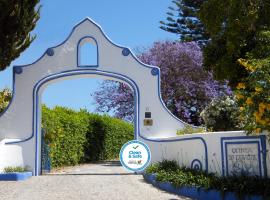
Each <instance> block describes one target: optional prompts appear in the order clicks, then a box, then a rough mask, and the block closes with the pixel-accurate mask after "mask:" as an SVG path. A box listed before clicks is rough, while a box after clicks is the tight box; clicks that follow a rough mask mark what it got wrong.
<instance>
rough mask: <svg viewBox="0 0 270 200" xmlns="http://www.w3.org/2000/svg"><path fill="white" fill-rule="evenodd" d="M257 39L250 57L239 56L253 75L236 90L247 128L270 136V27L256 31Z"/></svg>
mask: <svg viewBox="0 0 270 200" xmlns="http://www.w3.org/2000/svg"><path fill="white" fill-rule="evenodd" d="M256 43H257V45H256V47H255V48H254V49H253V50H252V51H251V52H249V53H248V54H247V59H243V58H241V59H238V62H239V64H240V65H241V67H242V68H244V69H245V70H246V71H247V72H248V74H249V75H248V76H247V77H246V78H244V79H242V80H239V83H238V85H237V87H236V90H235V93H236V96H237V98H238V103H239V104H240V106H241V111H242V113H241V117H242V118H243V119H244V128H245V130H247V132H248V133H255V134H258V133H260V132H262V131H266V133H267V134H268V136H270V81H269V80H270V30H265V31H260V32H258V33H256Z"/></svg>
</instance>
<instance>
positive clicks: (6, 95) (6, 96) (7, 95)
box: [0, 88, 12, 113]
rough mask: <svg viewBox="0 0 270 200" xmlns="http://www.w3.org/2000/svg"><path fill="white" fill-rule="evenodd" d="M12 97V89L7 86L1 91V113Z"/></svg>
mask: <svg viewBox="0 0 270 200" xmlns="http://www.w3.org/2000/svg"><path fill="white" fill-rule="evenodd" d="M11 98H12V95H11V91H10V89H8V88H5V89H3V90H2V91H0V113H1V112H3V111H4V110H5V109H6V107H7V106H8V104H9V102H10V100H11Z"/></svg>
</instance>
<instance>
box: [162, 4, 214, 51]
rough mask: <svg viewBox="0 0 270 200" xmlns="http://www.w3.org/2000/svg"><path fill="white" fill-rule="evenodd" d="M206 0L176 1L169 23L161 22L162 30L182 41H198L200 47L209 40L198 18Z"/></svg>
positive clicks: (169, 16) (168, 18)
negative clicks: (173, 34)
mask: <svg viewBox="0 0 270 200" xmlns="http://www.w3.org/2000/svg"><path fill="white" fill-rule="evenodd" d="M203 2H205V0H174V1H172V3H173V4H174V5H175V7H172V6H170V7H169V12H167V15H168V17H167V19H166V20H167V22H164V21H160V23H161V24H162V25H161V26H160V28H161V29H163V30H165V31H168V32H171V33H176V34H179V35H180V40H181V41H196V42H197V43H198V44H199V45H200V46H202V45H205V44H206V43H207V41H208V39H209V36H208V34H207V33H206V32H205V29H204V26H203V24H202V23H201V21H200V20H199V18H198V11H199V9H200V6H201V5H202V4H203Z"/></svg>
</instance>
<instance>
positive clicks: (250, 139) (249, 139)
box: [221, 136, 267, 177]
mask: <svg viewBox="0 0 270 200" xmlns="http://www.w3.org/2000/svg"><path fill="white" fill-rule="evenodd" d="M232 140H234V141H232ZM239 140H242V141H239ZM264 140H265V136H264V137H261V136H238V137H222V138H221V159H222V175H223V176H226V175H229V171H228V152H227V145H228V144H257V146H258V163H259V175H260V176H262V175H263V173H262V167H263V170H264V176H265V177H266V176H267V173H266V169H267V166H266V162H265V160H266V154H264V152H266V146H265V145H264ZM228 141H230V142H228ZM231 141H232V142H231ZM261 149H262V150H261ZM261 154H262V156H263V159H261Z"/></svg>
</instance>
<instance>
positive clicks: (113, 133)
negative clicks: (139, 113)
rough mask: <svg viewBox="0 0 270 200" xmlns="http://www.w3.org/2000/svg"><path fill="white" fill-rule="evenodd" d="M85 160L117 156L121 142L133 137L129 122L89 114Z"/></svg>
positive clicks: (123, 142) (106, 158)
mask: <svg viewBox="0 0 270 200" xmlns="http://www.w3.org/2000/svg"><path fill="white" fill-rule="evenodd" d="M88 123H89V129H88V132H87V135H86V136H87V145H86V149H85V152H86V153H85V161H86V162H88V161H96V160H108V159H115V158H118V156H119V152H120V149H121V147H122V146H123V144H125V143H126V142H127V141H129V140H132V139H134V134H133V132H134V130H133V126H132V125H131V124H130V123H127V122H125V121H122V120H120V119H116V118H112V117H109V116H106V115H105V116H100V115H97V114H91V115H89V122H88Z"/></svg>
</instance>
